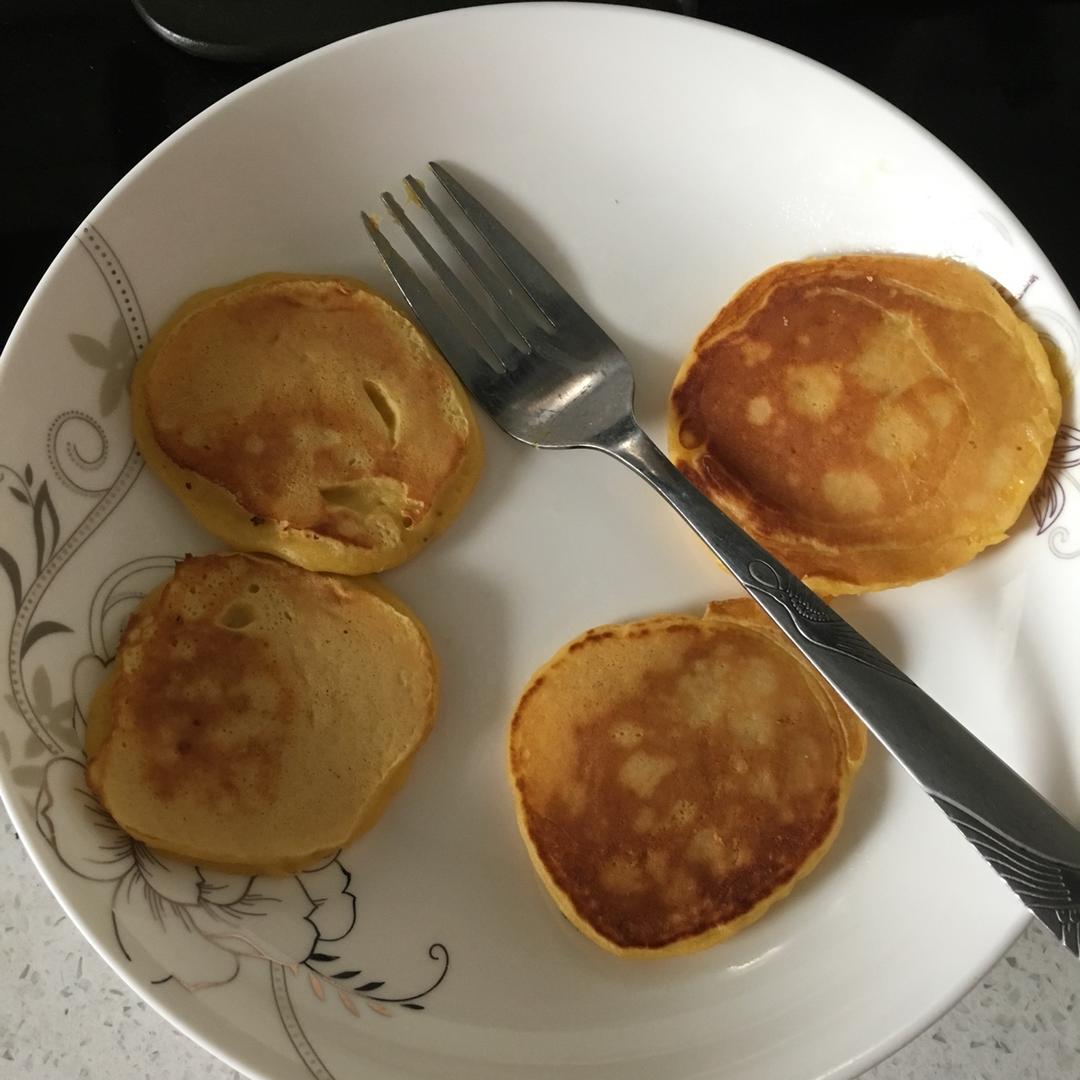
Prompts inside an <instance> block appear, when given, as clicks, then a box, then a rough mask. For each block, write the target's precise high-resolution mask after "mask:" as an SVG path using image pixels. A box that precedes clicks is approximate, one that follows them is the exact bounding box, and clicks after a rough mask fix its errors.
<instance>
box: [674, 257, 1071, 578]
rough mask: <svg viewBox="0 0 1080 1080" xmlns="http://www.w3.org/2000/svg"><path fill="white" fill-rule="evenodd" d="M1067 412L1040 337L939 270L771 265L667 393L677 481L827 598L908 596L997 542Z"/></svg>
mask: <svg viewBox="0 0 1080 1080" xmlns="http://www.w3.org/2000/svg"><path fill="white" fill-rule="evenodd" d="M1060 416H1061V395H1060V392H1059V390H1058V386H1057V382H1056V381H1055V379H1054V375H1053V373H1052V371H1051V368H1050V362H1049V360H1048V358H1047V355H1046V351H1045V349H1044V348H1043V346H1042V344H1041V343H1040V342H1039V339H1038V337H1037V336H1036V334H1035V332H1034V331H1033V330H1032V329H1031V328H1030V327H1029V326H1027V325H1026V324H1025V323H1024V322H1022V321H1021V320H1020V319H1019V318H1018V317H1017V316H1016V314H1015V313H1014V312H1013V310H1012V309H1011V308H1010V307H1009V305H1008V304H1007V303H1006V302H1005V301H1004V300H1003V299H1002V298H1001V296H1000V295H999V294H998V292H997V291H996V289H995V288H994V286H993V284H992V283H991V281H990V280H989V279H988V278H987V277H985V276H984V275H983V274H981V273H980V272H979V271H977V270H974V269H972V268H971V267H968V266H964V265H963V264H961V263H958V262H953V261H950V260H946V259H929V258H922V257H917V256H902V255H848V256H842V257H838V258H828V259H809V260H806V261H804V262H793V263H784V264H782V265H780V266H775V267H773V268H772V269H771V270H768V271H766V272H765V273H764V274H762V275H761V276H760V277H758V278H755V279H754V280H753V281H751V282H750V283H749V284H748V285H746V286H744V287H743V288H742V290H740V292H739V293H738V294H736V296H735V298H734V299H733V300H731V301H730V302H729V303H728V304H727V306H726V307H724V308H723V309H722V310H721V312H720V313H719V314H718V315H717V316H716V318H715V319H714V320H713V322H712V324H711V325H710V326H709V327H708V329H707V330H705V332H704V333H703V334H702V335H701V336H700V337H699V338H698V340H697V343H696V344H695V346H694V349H693V351H692V352H691V354H690V356H689V357H688V358H687V359H686V361H685V362H684V363H683V365H682V368H681V370H680V371H679V374H678V377H677V378H676V380H675V385H674V389H673V390H672V394H671V408H670V413H669V425H668V438H669V449H670V453H671V456H672V458H673V459H674V460H675V462H676V464H677V465H678V466H679V468H680V469H681V470H682V471H683V473H684V474H685V475H686V476H687V477H688V478H689V479H690V480H691V481H692V482H693V483H694V484H695V485H696V486H697V487H698V488H700V489H701V490H702V491H703V492H704V493H705V494H706V495H708V496H709V498H711V499H712V500H713V502H715V503H716V504H717V505H718V506H719V507H720V508H721V509H723V510H725V511H726V512H727V513H728V514H730V515H731V516H732V517H733V518H734V519H735V520H736V521H738V522H739V524H741V525H742V526H743V528H745V529H746V530H747V531H748V532H750V533H751V534H752V535H753V536H754V537H755V538H756V539H758V540H759V541H760V542H761V543H762V544H763V545H764V546H765V547H767V548H768V549H769V550H770V551H771V552H772V553H773V554H774V555H776V556H777V557H778V558H779V559H780V560H781V561H782V562H784V563H786V564H787V566H788V567H789V568H790V569H791V570H793V571H794V572H795V573H796V574H798V575H800V576H801V577H802V578H803V579H804V580H806V581H807V583H808V584H810V585H811V586H812V587H813V588H815V589H817V590H818V591H822V592H831V593H833V594H840V593H857V592H864V591H866V590H870V589H883V588H888V587H889V586H893V585H906V584H910V583H911V582H914V581H920V580H923V579H924V578H930V577H935V576H937V575H938V574H943V573H945V572H946V571H948V570H952V569H953V568H955V567H957V566H961V565H962V564H963V563H966V562H967V561H968V560H969V559H971V558H973V557H974V556H975V555H976V554H978V553H979V552H980V551H982V550H983V548H985V547H987V546H988V545H990V544H996V543H999V542H1000V541H1001V540H1004V539H1005V534H1006V531H1007V530H1008V529H1009V528H1010V527H1011V526H1012V525H1013V524H1014V523H1015V521H1016V519H1017V517H1018V516H1019V515H1020V512H1021V511H1022V510H1023V508H1024V505H1025V503H1026V502H1027V500H1028V497H1029V496H1030V495H1031V493H1032V491H1033V490H1034V488H1035V485H1036V484H1037V483H1038V480H1039V477H1040V476H1041V474H1042V471H1043V468H1044V467H1045V465H1046V460H1047V457H1048V455H1049V453H1050V448H1051V446H1052V444H1053V441H1054V434H1055V432H1056V430H1057V425H1058V421H1059V419H1060Z"/></svg>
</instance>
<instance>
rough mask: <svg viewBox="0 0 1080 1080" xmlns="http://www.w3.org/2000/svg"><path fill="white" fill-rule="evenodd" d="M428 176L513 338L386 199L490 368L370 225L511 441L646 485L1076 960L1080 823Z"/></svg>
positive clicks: (421, 198)
mask: <svg viewBox="0 0 1080 1080" xmlns="http://www.w3.org/2000/svg"><path fill="white" fill-rule="evenodd" d="M431 169H432V172H433V173H434V174H435V176H436V178H437V179H438V181H439V182H440V183H441V184H442V186H443V187H444V188H445V189H446V191H447V193H448V194H449V195H450V197H451V199H453V201H454V203H456V204H457V207H458V208H459V210H460V211H461V213H462V214H463V215H464V217H465V218H466V219H468V221H469V222H470V223H471V225H472V227H473V229H474V230H475V231H476V232H477V233H478V234H479V235H480V237H481V238H482V239H483V240H484V241H485V242H486V244H487V246H488V247H489V248H490V249H491V251H492V252H493V253H494V255H495V256H496V259H497V262H495V263H493V262H489V261H488V260H487V259H485V258H482V257H481V256H480V255H479V254H478V253H477V251H476V249H475V248H474V247H473V246H472V244H471V243H470V242H469V241H468V240H466V239H465V237H464V236H463V235H462V234H461V232H460V231H459V229H458V228H457V227H456V226H455V225H454V223H453V222H452V221H451V220H450V218H449V217H448V216H447V214H446V213H445V212H444V211H443V210H442V209H441V208H440V207H439V205H438V204H436V203H435V202H434V201H433V200H432V199H431V197H430V196H429V195H428V193H427V191H426V190H425V188H424V186H423V185H422V184H421V183H420V182H419V181H418V180H416V178H415V177H413V176H408V177H406V178H405V184H406V187H407V188H408V190H409V192H410V193H411V194H412V196H414V197H415V199H416V200H417V202H418V203H419V204H420V206H422V207H423V209H424V210H426V211H427V212H428V214H430V216H431V218H432V219H433V221H434V223H435V225H436V226H437V227H438V229H439V230H440V231H441V232H442V234H443V236H444V237H445V238H446V240H448V241H449V243H450V244H451V245H452V246H453V248H454V249H455V250H456V251H457V253H458V255H460V257H461V259H462V260H463V261H464V263H465V264H466V265H467V266H468V268H469V270H470V272H471V274H472V276H473V277H474V278H475V284H476V285H479V287H480V289H481V290H482V291H483V293H485V294H486V295H487V297H488V300H489V301H490V303H491V304H493V305H494V307H495V308H496V309H497V310H498V311H499V312H500V313H501V314H502V316H503V317H504V318H505V319H506V321H507V323H508V324H509V325H510V326H512V327H513V330H514V331H516V334H515V333H510V332H507V330H506V329H504V328H503V327H502V326H500V325H499V323H498V322H497V321H496V320H495V319H494V318H493V317H492V316H491V315H489V313H488V308H486V307H485V305H484V304H483V303H481V302H479V301H478V300H477V298H476V296H475V295H474V293H473V291H472V290H471V289H470V288H469V287H467V286H466V285H465V284H464V282H463V281H462V280H461V279H460V278H459V277H458V276H457V275H456V274H455V273H454V272H453V271H452V270H451V269H450V267H449V266H448V265H447V263H446V262H445V261H444V260H443V259H442V257H441V256H440V255H439V254H438V252H437V251H436V250H435V248H433V247H432V245H431V244H429V243H428V241H427V240H426V239H425V238H424V235H423V234H422V233H421V232H420V230H419V229H417V227H416V226H415V225H414V224H413V222H412V221H411V220H410V219H409V217H408V215H407V214H406V213H405V211H404V210H403V209H402V207H401V205H400V204H399V203H398V202H397V201H396V200H395V199H394V197H393V196H392V195H390V194H389V193H384V194H383V196H382V200H383V202H384V203H385V205H386V207H387V208H388V209H389V211H390V213H391V214H392V215H393V217H394V218H395V220H396V221H397V222H398V223H399V224H400V225H401V226H402V228H403V229H404V230H405V232H406V234H407V235H408V237H409V239H410V240H411V241H412V242H413V244H414V245H415V246H416V248H417V250H418V251H419V252H420V255H421V256H422V257H423V259H424V260H425V261H426V262H427V264H428V265H429V266H430V268H431V269H432V270H433V271H434V273H435V275H436V276H437V277H438V279H439V280H440V282H441V283H442V285H443V286H444V287H445V288H446V290H447V292H449V294H450V295H451V296H452V297H453V299H454V301H455V302H456V303H457V305H458V306H459V307H460V309H461V311H462V312H463V313H464V315H465V317H466V318H467V319H468V321H469V322H470V323H471V324H472V326H473V327H474V328H475V330H476V332H477V334H478V335H479V336H480V338H482V339H483V341H484V343H485V344H486V345H487V348H488V349H489V350H490V352H491V357H492V358H493V360H494V362H491V360H489V359H487V358H485V357H484V356H483V355H482V354H481V352H480V350H478V349H477V348H475V347H474V346H473V345H472V344H470V341H469V338H468V335H467V334H463V333H462V332H460V331H459V329H458V327H457V325H456V323H455V322H454V320H453V319H452V318H451V317H450V316H449V314H448V313H447V311H446V310H445V309H444V308H443V306H442V305H441V304H440V303H439V302H437V301H436V300H435V298H434V297H433V296H432V294H431V292H430V291H429V290H428V288H427V287H426V285H425V284H424V283H423V282H422V281H421V279H420V278H419V277H418V276H417V275H416V274H415V273H414V272H413V270H412V269H411V268H410V266H409V264H408V263H407V262H406V261H405V260H404V259H403V258H402V257H401V256H400V255H399V254H398V253H397V252H396V251H395V250H394V248H393V247H392V246H391V245H390V243H389V242H388V241H387V239H386V237H385V236H384V235H383V233H382V232H381V230H380V229H379V226H378V225H377V224H376V222H375V221H374V220H373V219H372V218H371V217H370V216H369V215H367V214H364V224H365V225H366V226H367V230H368V233H369V234H370V236H371V239H372V240H373V241H374V243H375V246H376V247H377V248H378V251H379V254H380V255H381V256H382V258H383V261H384V262H385V263H386V266H387V268H388V269H389V271H390V273H391V274H392V275H393V277H394V280H395V281H396V282H397V284H398V286H399V287H400V288H401V291H402V293H403V294H404V297H405V300H406V302H407V303H408V305H409V308H410V309H411V310H412V312H413V314H414V315H415V316H416V318H417V320H418V321H419V322H420V324H421V325H422V326H423V327H424V329H425V330H426V331H427V332H428V334H429V335H430V336H431V337H432V339H433V340H434V341H435V343H436V344H437V345H438V347H439V349H441V350H442V352H443V354H444V355H445V357H446V358H447V360H448V361H449V362H450V364H451V365H452V366H453V368H454V370H455V371H456V372H457V374H458V376H459V377H460V379H461V381H462V382H463V383H464V384H465V386H466V387H467V388H468V390H469V392H470V393H471V394H472V396H473V397H474V398H475V399H476V401H477V402H479V404H480V405H481V406H482V407H483V408H484V409H485V410H486V411H487V412H488V413H489V414H490V416H491V418H492V419H493V420H494V421H495V423H497V424H498V425H499V427H501V428H502V429H503V430H504V431H505V432H506V433H507V434H509V435H512V436H513V437H514V438H515V439H519V440H521V441H522V442H525V443H529V444H531V445H533V446H539V447H549V448H570V447H587V448H589V449H593V450H601V451H603V452H604V453H605V454H608V455H610V456H611V457H613V458H616V459H617V460H619V461H621V462H622V463H623V464H624V465H627V466H629V467H630V468H631V469H633V470H634V472H636V473H637V474H638V475H639V476H641V477H643V478H644V479H645V480H647V481H648V482H649V483H650V484H651V485H652V486H653V487H654V488H655V489H656V490H657V491H658V492H659V493H660V494H661V495H662V496H663V497H664V498H665V499H666V500H667V501H668V502H669V503H670V504H671V505H672V506H673V507H674V508H675V510H676V511H678V513H679V514H681V515H682V517H683V518H684V519H685V520H686V522H687V524H688V525H689V526H690V527H691V528H692V529H693V530H694V531H695V532H696V533H697V534H698V536H700V537H701V539H702V540H704V541H705V543H706V544H707V545H708V546H709V547H710V548H711V549H712V551H713V552H714V553H715V554H716V556H717V557H718V558H719V559H720V560H721V561H722V562H723V563H724V565H725V566H726V567H727V568H728V569H729V570H730V571H731V572H732V574H734V576H735V577H736V578H737V579H738V581H739V584H740V585H742V587H743V588H744V589H745V590H746V591H747V592H748V593H749V594H750V596H752V597H753V598H754V599H755V600H756V601H757V602H758V603H759V604H760V605H761V607H762V608H764V610H765V611H766V612H767V613H768V615H769V616H770V617H771V618H772V620H773V621H774V622H775V623H776V625H777V626H778V627H779V628H780V629H781V630H782V631H783V632H784V633H785V634H786V635H787V637H788V638H790V640H791V641H792V643H793V644H794V645H795V646H796V648H798V649H799V651H800V652H802V654H803V655H804V656H805V657H806V659H807V660H809V662H810V663H811V664H813V666H814V667H815V668H817V670H818V671H819V672H820V673H821V675H822V676H823V677H824V678H825V679H826V680H827V681H828V682H829V683H830V684H831V685H832V687H833V688H834V689H835V690H836V691H837V693H839V694H840V696H841V697H842V698H843V699H844V700H845V701H846V702H847V703H848V705H850V706H851V708H852V709H853V710H854V712H855V713H856V714H857V715H858V716H859V717H861V719H862V720H863V722H864V723H865V724H866V726H867V727H868V728H869V729H870V730H871V731H872V732H873V733H874V734H875V735H876V736H877V738H878V739H879V740H880V741H881V742H882V743H883V744H884V745H885V747H886V748H887V749H888V750H889V752H890V753H891V754H892V755H893V756H894V757H895V758H896V759H897V760H898V761H899V762H900V763H901V765H903V766H904V768H905V769H907V771H908V772H909V773H910V774H911V775H912V776H913V777H914V778H915V779H916V780H917V781H918V782H919V783H920V784H921V785H922V786H923V788H924V789H925V790H926V791H927V792H928V793H929V795H930V796H931V797H932V798H933V799H934V800H935V801H936V802H937V804H938V806H939V807H941V809H942V810H943V811H944V812H945V813H946V814H947V815H948V817H949V819H950V820H951V821H952V822H953V824H955V825H956V826H957V827H958V828H959V829H960V830H961V832H962V833H963V834H964V836H966V837H967V839H968V840H970V841H971V843H972V844H974V846H975V847H976V848H977V849H978V850H979V852H980V853H981V854H982V856H983V857H984V858H985V859H986V860H987V862H989V863H990V865H991V866H992V867H993V868H994V869H995V870H996V871H997V872H998V873H999V874H1000V875H1001V877H1002V878H1004V879H1005V881H1006V882H1007V883H1008V884H1009V885H1010V886H1011V887H1012V889H1013V891H1014V892H1015V893H1016V895H1017V896H1019V898H1020V899H1021V900H1022V901H1023V903H1024V904H1025V905H1026V906H1027V907H1028V908H1029V909H1030V910H1031V912H1032V913H1033V914H1034V915H1035V916H1036V917H1037V918H1039V919H1040V920H1041V921H1042V922H1043V923H1045V924H1046V926H1047V927H1049V928H1050V930H1051V932H1052V933H1053V934H1054V935H1055V937H1057V938H1058V939H1059V940H1060V941H1061V942H1062V944H1064V945H1065V946H1066V947H1067V948H1068V949H1069V950H1070V951H1071V952H1072V953H1073V954H1074V955H1080V831H1078V830H1077V829H1075V828H1074V827H1073V826H1072V825H1071V824H1070V823H1069V822H1068V821H1067V820H1066V819H1065V818H1064V817H1062V816H1061V815H1060V814H1059V813H1058V812H1057V811H1056V810H1055V809H1054V808H1053V807H1052V806H1050V804H1049V803H1047V802H1046V801H1045V800H1044V799H1043V798H1042V797H1041V796H1040V795H1039V794H1038V792H1036V791H1035V789H1034V788H1032V787H1030V786H1029V785H1028V784H1027V783H1026V782H1025V781H1024V780H1022V779H1021V778H1020V777H1019V776H1018V775H1017V774H1016V773H1015V772H1013V771H1012V769H1010V768H1009V767H1008V766H1007V765H1006V764H1005V763H1004V762H1003V761H1002V760H1001V759H1000V758H998V757H997V756H995V755H994V754H993V753H991V751H990V750H988V749H987V748H986V747H985V746H983V744H982V743H981V742H980V741H979V740H978V739H976V738H975V736H973V735H972V734H971V733H970V732H968V730H967V729H966V728H965V727H964V726H963V725H962V724H960V723H959V722H958V721H957V720H955V719H954V718H953V717H952V716H951V715H950V714H949V713H947V712H946V711H945V710H944V709H943V708H942V707H941V706H940V705H938V704H937V703H936V702H935V701H934V700H933V699H932V698H931V697H929V696H928V695H927V694H926V693H924V692H923V691H922V690H920V689H919V688H918V687H917V686H916V685H915V684H914V683H913V682H912V681H911V680H910V679H909V678H908V677H907V676H906V675H905V674H904V673H903V672H902V671H900V669H899V668H897V667H896V666H895V665H894V664H893V663H891V662H890V661H889V660H888V659H886V657H884V656H883V655H882V654H881V653H880V652H878V650H877V649H876V648H874V646H873V645H871V644H870V643H869V642H868V641H867V640H866V639H865V638H863V637H862V636H861V635H860V634H859V633H857V632H856V631H855V630H854V629H853V628H852V627H851V626H850V625H848V623H847V622H845V621H844V620H843V619H842V618H840V616H839V615H837V614H836V612H834V611H833V610H832V609H831V608H830V607H829V606H828V605H826V604H825V603H823V602H822V600H821V599H820V598H819V597H818V596H817V595H816V594H815V593H814V592H812V591H811V590H810V589H808V588H807V587H806V586H805V585H803V583H802V582H801V581H799V579H798V578H796V577H795V576H794V575H793V574H792V573H791V572H790V571H788V570H787V569H786V568H785V567H784V566H783V565H782V564H781V563H780V562H778V561H777V560H776V559H775V558H773V556H772V555H770V554H769V553H768V552H767V551H766V550H765V549H764V548H763V547H761V546H760V545H759V544H758V543H756V542H755V541H754V540H752V539H751V538H750V537H749V536H748V535H747V534H746V533H745V532H743V530H742V529H741V528H739V526H738V525H736V524H735V523H734V522H733V521H732V520H731V519H730V518H728V517H727V516H726V515H725V514H724V513H722V512H721V511H720V510H719V509H718V508H717V507H716V506H714V505H713V504H712V502H710V501H709V500H708V499H707V498H706V497H705V496H703V495H702V494H701V493H700V492H699V491H698V490H697V489H696V488H695V487H693V485H691V484H690V483H689V482H688V481H687V480H686V478H685V477H684V476H683V475H682V474H681V473H680V472H679V470H678V469H677V468H676V467H675V466H674V465H673V464H672V463H671V462H670V461H669V460H668V459H667V458H666V457H665V456H664V454H663V453H661V451H660V450H659V449H658V448H657V446H656V445H655V443H653V442H652V440H650V439H649V437H648V436H647V435H646V434H645V432H644V431H643V430H642V429H641V427H640V425H639V424H638V422H637V420H636V419H635V417H634V411H633V397H634V379H633V375H632V373H631V370H630V365H629V363H628V361H627V360H626V357H625V356H623V354H622V353H621V352H620V351H619V348H618V346H616V345H615V343H614V342H613V341H612V340H611V339H610V338H609V337H608V336H607V334H606V333H604V331H603V330H602V329H601V328H600V327H599V326H598V325H597V324H596V323H595V322H594V321H593V320H592V319H591V318H590V317H589V316H588V315H587V314H586V313H585V312H584V311H583V310H582V309H581V308H580V307H579V306H578V304H577V303H576V302H575V301H574V300H573V298H572V297H571V296H570V295H569V294H568V293H567V292H566V291H565V290H564V289H563V288H562V287H561V286H560V285H559V283H558V282H557V281H556V280H555V279H554V278H553V277H552V276H551V274H549V273H548V272H547V270H545V269H544V267H543V266H541V264H540V263H539V262H538V261H537V260H536V259H535V258H534V257H533V256H532V255H531V254H530V253H529V252H528V251H527V250H526V249H525V247H524V246H523V245H522V244H521V243H520V242H519V241H518V240H516V239H515V238H514V237H513V235H511V233H510V232H509V231H508V230H507V229H506V228H505V227H504V226H503V225H502V224H500V222H499V221H498V220H497V219H496V218H495V217H494V215H493V214H492V213H491V212H490V211H489V210H487V209H486V208H485V207H484V206H483V205H482V204H481V203H480V202H479V201H478V200H477V199H476V198H475V196H473V195H471V194H470V193H469V191H468V190H467V189H466V188H465V187H464V186H463V185H462V184H461V183H460V182H459V181H458V180H456V179H455V178H454V177H453V175H452V174H451V173H450V172H448V171H447V169H445V168H444V167H443V166H441V165H438V164H436V163H434V162H432V163H431ZM474 287H475V285H474Z"/></svg>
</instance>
